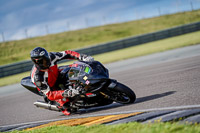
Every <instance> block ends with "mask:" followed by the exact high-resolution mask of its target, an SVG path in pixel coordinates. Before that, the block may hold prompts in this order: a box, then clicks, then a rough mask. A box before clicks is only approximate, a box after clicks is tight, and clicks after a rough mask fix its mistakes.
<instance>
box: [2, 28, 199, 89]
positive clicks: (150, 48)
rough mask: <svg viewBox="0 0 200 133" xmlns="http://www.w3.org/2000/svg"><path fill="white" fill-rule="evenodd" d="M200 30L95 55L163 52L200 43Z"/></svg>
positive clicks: (104, 58) (15, 79)
mask: <svg viewBox="0 0 200 133" xmlns="http://www.w3.org/2000/svg"><path fill="white" fill-rule="evenodd" d="M199 36H200V31H198V32H193V33H189V34H185V35H181V36H176V37H172V38H167V39H163V40H159V41H155V42H151V43H146V44H142V45H138V46H133V47H129V48H125V49H122V50H117V51H113V52H108V53H104V54H99V55H95V56H94V58H95V60H98V61H101V62H102V63H104V64H105V63H110V62H114V61H119V60H123V59H128V58H132V57H137V56H142V55H148V54H152V53H156V52H162V51H166V50H170V49H175V48H180V47H185V46H190V45H195V44H200V37H199ZM70 63H72V62H68V63H63V64H59V65H66V64H70ZM29 74H30V72H25V73H21V74H16V75H13V76H8V77H4V78H0V81H1V82H0V86H5V85H9V84H14V83H19V82H20V80H21V79H22V78H23V77H26V76H29Z"/></svg>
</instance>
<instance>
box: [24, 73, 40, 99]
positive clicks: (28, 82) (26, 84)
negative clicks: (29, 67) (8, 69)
mask: <svg viewBox="0 0 200 133" xmlns="http://www.w3.org/2000/svg"><path fill="white" fill-rule="evenodd" d="M21 85H22V86H23V87H25V88H26V89H28V90H29V91H31V92H33V93H35V94H37V95H39V96H43V94H42V93H41V92H39V91H38V89H37V87H36V86H35V85H34V84H33V83H32V82H31V77H30V76H28V77H25V78H23V79H22V80H21Z"/></svg>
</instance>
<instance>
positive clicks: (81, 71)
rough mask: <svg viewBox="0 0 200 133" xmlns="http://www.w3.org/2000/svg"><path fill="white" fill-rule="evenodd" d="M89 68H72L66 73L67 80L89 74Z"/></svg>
mask: <svg viewBox="0 0 200 133" xmlns="http://www.w3.org/2000/svg"><path fill="white" fill-rule="evenodd" d="M91 70H92V69H91V68H90V67H89V66H78V67H72V68H71V69H70V70H69V72H68V77H69V78H77V77H80V76H84V75H86V74H90V72H91Z"/></svg>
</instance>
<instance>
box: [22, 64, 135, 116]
mask: <svg viewBox="0 0 200 133" xmlns="http://www.w3.org/2000/svg"><path fill="white" fill-rule="evenodd" d="M59 70H60V74H59V80H58V81H59V83H58V84H57V85H58V87H59V88H60V89H61V90H65V89H69V88H74V89H78V91H79V94H78V95H76V96H74V97H70V98H69V102H67V104H65V108H67V110H69V111H70V112H71V113H73V112H77V111H78V110H79V109H87V108H91V107H98V106H104V105H109V104H112V103H113V102H117V103H121V104H131V103H134V102H135V100H136V95H135V93H134V91H133V90H132V89H130V88H129V87H127V86H126V85H124V84H122V83H120V82H118V81H117V80H114V79H111V78H109V71H108V69H107V68H105V67H104V66H103V65H102V64H101V63H100V62H99V61H92V62H84V61H77V62H74V63H73V64H72V65H70V66H61V67H59ZM21 85H22V86H23V87H25V88H26V89H28V90H29V91H31V92H33V93H35V94H37V95H40V96H43V97H44V101H37V102H35V103H34V105H35V106H36V107H40V108H44V109H48V110H53V111H62V109H61V108H59V106H58V105H59V103H58V102H56V101H50V100H49V99H48V98H47V97H45V95H43V94H42V93H41V92H40V91H38V89H37V87H36V86H35V85H34V84H33V83H32V82H31V77H30V76H29V77H25V78H23V79H22V80H21Z"/></svg>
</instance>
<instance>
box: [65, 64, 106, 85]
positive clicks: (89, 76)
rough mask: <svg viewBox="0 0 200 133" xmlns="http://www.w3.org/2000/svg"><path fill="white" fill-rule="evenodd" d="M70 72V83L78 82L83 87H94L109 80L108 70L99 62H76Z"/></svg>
mask: <svg viewBox="0 0 200 133" xmlns="http://www.w3.org/2000/svg"><path fill="white" fill-rule="evenodd" d="M74 64H76V66H75V65H74V66H72V67H71V68H70V70H69V72H68V77H69V81H72V82H73V81H78V82H80V83H81V84H82V85H84V86H87V85H94V84H97V83H99V82H104V81H106V80H108V79H109V73H108V70H107V69H106V68H105V67H104V66H103V65H102V64H101V63H100V62H98V61H93V62H83V61H78V62H75V63H74Z"/></svg>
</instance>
